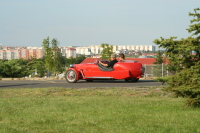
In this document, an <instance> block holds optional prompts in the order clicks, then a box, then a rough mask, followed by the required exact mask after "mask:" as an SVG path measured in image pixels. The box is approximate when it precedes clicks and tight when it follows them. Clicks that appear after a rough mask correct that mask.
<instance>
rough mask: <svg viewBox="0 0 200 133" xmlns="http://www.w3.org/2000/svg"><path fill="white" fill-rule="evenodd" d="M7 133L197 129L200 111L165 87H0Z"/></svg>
mask: <svg viewBox="0 0 200 133" xmlns="http://www.w3.org/2000/svg"><path fill="white" fill-rule="evenodd" d="M0 99H1V100H0V107H1V108H0V132H1V133H8V132H9V133H16V132H20V133H23V132H24V133H27V132H29V133H56V132H58V133H65V132H70V133H80V132H85V133H116V132H118V133H122V132H123V133H129V132H131V133H132V132H135V133H141V132H144V133H145V132H146V133H151V132H152V133H155V132H159V133H170V132H171V133H179V132H180V133H197V132H200V127H199V123H200V119H199V118H200V117H199V116H200V110H199V109H197V108H196V109H195V108H189V107H187V108H185V107H184V101H185V99H182V98H172V97H171V95H170V94H168V93H166V92H163V91H162V90H160V89H159V88H91V89H63V88H46V89H39V88H38V89H6V90H0Z"/></svg>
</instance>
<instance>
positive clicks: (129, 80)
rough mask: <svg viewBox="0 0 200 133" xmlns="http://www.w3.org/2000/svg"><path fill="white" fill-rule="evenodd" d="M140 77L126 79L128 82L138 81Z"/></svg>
mask: <svg viewBox="0 0 200 133" xmlns="http://www.w3.org/2000/svg"><path fill="white" fill-rule="evenodd" d="M138 80H139V78H136V79H125V81H126V82H137V81H138Z"/></svg>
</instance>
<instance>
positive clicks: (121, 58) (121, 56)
mask: <svg viewBox="0 0 200 133" xmlns="http://www.w3.org/2000/svg"><path fill="white" fill-rule="evenodd" d="M124 60H125V55H124V54H123V53H120V54H119V61H120V62H123V61H124Z"/></svg>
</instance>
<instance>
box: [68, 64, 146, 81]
mask: <svg viewBox="0 0 200 133" xmlns="http://www.w3.org/2000/svg"><path fill="white" fill-rule="evenodd" d="M97 64H98V61H97V62H95V63H87V64H74V65H70V68H69V69H68V70H67V72H66V75H65V78H66V80H67V81H68V82H69V83H75V82H77V81H78V80H80V79H83V80H86V81H88V82H91V81H93V80H95V79H112V80H116V79H124V80H125V81H127V82H128V81H132V82H137V81H138V80H139V78H141V77H143V74H144V69H143V67H142V64H141V63H139V62H137V61H130V60H125V61H123V62H117V63H115V65H114V67H113V69H114V70H113V71H101V70H100V69H99V67H98V65H97Z"/></svg>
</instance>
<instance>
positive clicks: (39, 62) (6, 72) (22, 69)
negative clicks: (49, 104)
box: [0, 55, 86, 78]
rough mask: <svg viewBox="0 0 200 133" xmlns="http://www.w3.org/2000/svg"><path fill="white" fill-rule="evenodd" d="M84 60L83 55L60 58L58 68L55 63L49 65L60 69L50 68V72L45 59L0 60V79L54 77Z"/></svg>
mask: <svg viewBox="0 0 200 133" xmlns="http://www.w3.org/2000/svg"><path fill="white" fill-rule="evenodd" d="M85 58H86V57H85V56H83V55H82V56H79V57H76V58H64V57H61V59H62V62H60V63H61V64H60V65H59V66H57V65H55V64H57V63H56V62H55V63H53V64H52V65H51V66H52V67H53V68H60V69H53V68H52V69H51V70H50V69H49V67H48V65H46V62H45V57H44V58H41V59H35V58H32V59H30V60H25V59H12V60H0V78H22V77H25V76H29V75H31V77H44V76H50V75H55V74H59V73H63V72H65V70H66V68H67V67H69V65H70V64H79V63H80V62H82V61H83V60H84V59H85ZM56 66H57V67H56ZM58 70H59V71H58Z"/></svg>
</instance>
